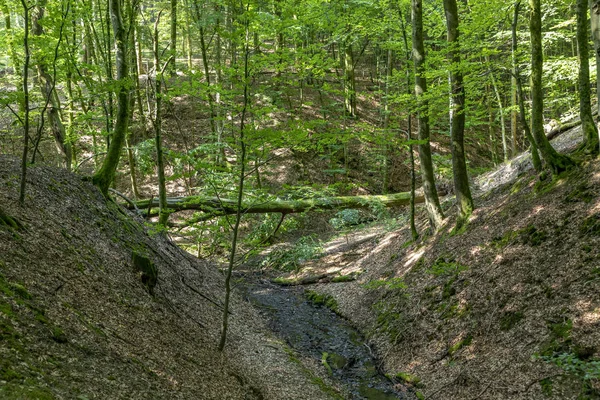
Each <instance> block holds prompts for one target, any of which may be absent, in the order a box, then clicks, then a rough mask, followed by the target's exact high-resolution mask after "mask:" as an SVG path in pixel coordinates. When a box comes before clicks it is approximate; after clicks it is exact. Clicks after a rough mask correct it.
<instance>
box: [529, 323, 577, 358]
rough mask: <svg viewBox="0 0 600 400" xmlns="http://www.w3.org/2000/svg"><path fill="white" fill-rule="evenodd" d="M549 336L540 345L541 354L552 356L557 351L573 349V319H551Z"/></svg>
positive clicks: (563, 351) (564, 351)
mask: <svg viewBox="0 0 600 400" xmlns="http://www.w3.org/2000/svg"><path fill="white" fill-rule="evenodd" d="M547 326H548V330H549V331H550V335H549V338H548V339H547V340H546V341H545V342H543V343H542V344H541V345H540V349H539V352H538V353H539V355H541V356H542V357H548V356H552V355H554V354H556V353H561V352H562V353H568V352H570V351H571V345H572V344H573V340H572V338H571V332H572V330H573V321H571V320H570V319H564V320H562V321H549V322H548V324H547Z"/></svg>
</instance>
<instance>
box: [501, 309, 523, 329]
mask: <svg viewBox="0 0 600 400" xmlns="http://www.w3.org/2000/svg"><path fill="white" fill-rule="evenodd" d="M523 317H524V314H523V313H522V312H521V311H507V312H505V313H504V314H503V315H502V317H501V318H500V329H501V330H503V331H509V330H511V329H512V328H514V327H515V325H517V324H518V323H519V321H521V320H522V319H523Z"/></svg>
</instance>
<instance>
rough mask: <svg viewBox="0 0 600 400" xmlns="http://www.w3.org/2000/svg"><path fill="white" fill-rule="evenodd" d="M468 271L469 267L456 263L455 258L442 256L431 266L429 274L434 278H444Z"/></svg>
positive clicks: (428, 270)
mask: <svg viewBox="0 0 600 400" xmlns="http://www.w3.org/2000/svg"><path fill="white" fill-rule="evenodd" d="M467 269H469V268H468V267H467V266H465V265H462V264H460V263H458V262H456V260H455V259H454V258H453V257H450V256H445V257H444V256H441V257H438V258H437V259H436V260H435V261H434V262H433V264H431V266H430V267H429V268H428V269H427V272H428V273H430V274H431V275H433V276H443V275H453V274H458V273H460V272H462V271H465V270H467Z"/></svg>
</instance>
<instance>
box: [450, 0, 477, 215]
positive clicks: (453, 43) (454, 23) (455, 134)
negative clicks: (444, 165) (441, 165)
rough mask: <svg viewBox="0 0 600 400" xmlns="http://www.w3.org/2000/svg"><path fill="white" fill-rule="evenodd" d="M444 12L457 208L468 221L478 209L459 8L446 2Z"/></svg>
mask: <svg viewBox="0 0 600 400" xmlns="http://www.w3.org/2000/svg"><path fill="white" fill-rule="evenodd" d="M444 10H445V12H446V21H447V27H448V44H449V46H450V51H449V53H448V57H449V58H450V63H451V66H450V68H451V69H450V84H451V90H452V96H451V97H450V100H451V105H452V107H451V109H450V113H451V122H450V133H451V135H450V136H451V146H452V171H453V173H454V191H455V194H456V206H457V207H458V215H459V220H464V219H465V218H467V217H468V216H469V215H470V214H471V213H472V212H473V209H474V208H475V206H474V204H473V198H472V196H471V188H470V187H469V176H468V174H467V162H466V158H465V146H464V133H465V107H464V105H465V89H464V86H463V75H462V71H461V69H460V68H461V67H460V42H459V30H458V6H457V4H456V0H444Z"/></svg>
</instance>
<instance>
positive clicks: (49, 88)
mask: <svg viewBox="0 0 600 400" xmlns="http://www.w3.org/2000/svg"><path fill="white" fill-rule="evenodd" d="M45 7H46V0H43V1H40V2H39V3H38V5H37V6H35V7H34V8H33V12H32V14H31V31H32V33H33V35H34V36H42V35H43V34H44V28H43V27H42V25H41V20H42V19H43V18H44V12H45ZM61 35H62V29H61ZM59 40H60V39H59ZM55 62H56V60H55ZM36 67H37V73H38V82H39V84H40V89H41V92H42V95H43V97H44V99H45V101H46V103H48V104H50V105H51V106H50V107H49V108H48V109H47V114H48V120H49V122H50V126H51V130H52V136H53V137H54V141H55V143H56V148H57V150H58V151H59V153H60V154H61V156H62V158H63V165H64V167H65V168H66V169H68V170H70V169H71V161H72V157H73V155H72V153H71V151H72V150H71V144H70V143H69V141H68V138H67V131H66V129H65V125H64V124H63V121H62V118H61V115H60V100H59V97H58V93H56V87H55V82H54V77H53V76H52V75H50V73H49V72H48V66H47V65H46V64H45V62H44V61H43V60H42V59H41V58H40V59H38V60H36ZM54 68H56V66H54Z"/></svg>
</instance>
